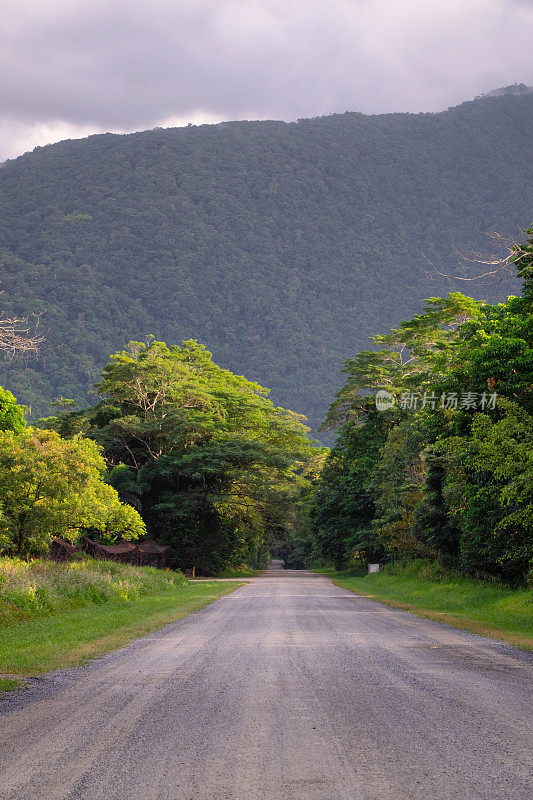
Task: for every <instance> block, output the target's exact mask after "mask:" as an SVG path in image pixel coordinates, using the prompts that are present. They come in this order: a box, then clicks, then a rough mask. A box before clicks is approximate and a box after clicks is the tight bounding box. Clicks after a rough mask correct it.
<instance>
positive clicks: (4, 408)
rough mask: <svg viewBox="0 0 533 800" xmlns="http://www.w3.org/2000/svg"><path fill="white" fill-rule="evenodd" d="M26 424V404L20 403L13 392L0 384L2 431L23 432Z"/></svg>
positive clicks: (0, 421)
mask: <svg viewBox="0 0 533 800" xmlns="http://www.w3.org/2000/svg"><path fill="white" fill-rule="evenodd" d="M25 426H26V423H25V421H24V406H21V405H19V404H18V403H17V401H16V399H15V398H14V397H13V395H12V394H11V392H9V391H8V390H7V389H2V387H1V386H0V431H13V433H22V431H23V430H24V428H25Z"/></svg>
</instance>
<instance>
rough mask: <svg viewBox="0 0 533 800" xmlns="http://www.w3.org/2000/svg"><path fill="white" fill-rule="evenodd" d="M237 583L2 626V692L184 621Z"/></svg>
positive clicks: (175, 591)
mask: <svg viewBox="0 0 533 800" xmlns="http://www.w3.org/2000/svg"><path fill="white" fill-rule="evenodd" d="M240 585H241V584H237V583H231V584H230V583H226V584H224V583H215V582H213V583H201V584H191V583H185V584H182V585H180V586H177V587H175V588H172V589H170V590H167V591H164V592H160V593H156V594H151V595H148V596H144V597H139V598H137V599H135V600H114V601H111V602H107V603H104V604H101V605H92V606H86V607H84V608H75V609H68V610H65V611H60V612H57V613H54V614H48V615H46V616H39V617H36V618H34V619H31V620H29V621H26V622H17V623H11V624H8V625H3V626H1V627H0V674H2V675H4V676H6V675H7V676H9V677H5V678H2V679H1V682H0V691H1V690H6V689H12V688H14V687H15V686H16V685H18V684H19V683H20V680H21V679H22V678H24V677H27V676H34V675H39V674H41V673H43V672H48V671H50V670H55V669H61V668H63V667H73V666H78V665H80V664H84V663H86V662H87V661H88V660H89V659H91V658H94V657H95V656H100V655H103V654H104V653H108V652H109V651H111V650H115V649H117V648H118V647H122V646H123V645H126V644H128V643H129V642H131V641H133V640H134V639H137V638H139V637H140V636H145V635H147V634H149V633H152V632H153V631H156V630H158V629H160V628H162V627H164V626H165V625H167V624H169V623H170V622H175V621H176V620H179V619H182V618H183V617H185V616H187V614H190V613H192V612H193V611H197V610H198V609H200V608H203V607H204V606H206V605H208V604H209V603H211V602H213V600H216V599H217V598H219V597H221V596H222V595H224V594H228V593H229V592H232V591H234V590H235V589H238V588H239V586H240Z"/></svg>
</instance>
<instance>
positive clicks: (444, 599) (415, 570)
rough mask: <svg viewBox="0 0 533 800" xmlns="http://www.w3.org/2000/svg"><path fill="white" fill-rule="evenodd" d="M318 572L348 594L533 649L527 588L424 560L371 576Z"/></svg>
mask: <svg viewBox="0 0 533 800" xmlns="http://www.w3.org/2000/svg"><path fill="white" fill-rule="evenodd" d="M318 571H319V572H321V573H322V574H323V575H326V576H327V577H329V578H331V579H332V580H333V581H334V583H336V584H337V585H338V586H342V587H343V588H344V589H348V590H349V591H351V592H355V593H356V594H362V595H365V596H367V597H371V598H372V599H374V600H379V601H380V602H381V603H385V604H386V605H389V606H393V607H394V608H401V609H404V610H405V611H411V612H413V613H415V614H417V615H418V616H420V617H426V618H428V619H434V620H437V621H438V622H444V623H446V624H448V625H453V626H454V627H456V628H463V629H464V630H467V631H472V632H473V633H478V634H481V635H483V636H490V637H494V638H497V639H503V640H504V641H507V642H509V643H511V644H514V645H517V646H519V647H523V648H526V649H528V650H533V598H532V596H531V592H530V591H529V590H528V589H527V588H523V589H512V588H511V587H509V586H506V585H505V584H502V583H499V582H497V581H486V580H485V581H483V580H479V579H475V578H467V577H465V576H464V575H461V573H459V572H457V571H453V570H447V569H445V568H443V567H442V566H441V565H440V564H438V563H435V562H428V561H422V560H414V561H407V562H401V563H396V564H387V565H386V566H385V567H384V569H383V571H382V572H378V573H371V574H368V573H367V570H366V569H365V568H363V567H361V566H359V567H352V568H350V569H346V570H335V568H334V567H327V568H322V569H319V570H318Z"/></svg>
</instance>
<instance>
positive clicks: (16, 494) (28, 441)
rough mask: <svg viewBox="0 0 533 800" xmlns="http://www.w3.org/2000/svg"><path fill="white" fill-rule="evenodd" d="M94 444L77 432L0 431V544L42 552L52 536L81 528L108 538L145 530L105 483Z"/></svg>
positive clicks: (23, 551) (21, 552) (25, 552)
mask: <svg viewBox="0 0 533 800" xmlns="http://www.w3.org/2000/svg"><path fill="white" fill-rule="evenodd" d="M104 471H105V462H104V460H103V458H102V455H101V453H100V449H99V448H98V446H97V445H96V444H95V443H94V442H92V441H90V440H89V439H84V438H82V437H80V436H75V437H73V438H72V439H62V438H61V437H60V436H59V434H57V433H56V432H54V431H43V430H38V429H36V428H30V427H29V428H25V429H24V430H23V431H22V432H20V433H18V434H17V433H14V432H13V431H3V432H1V433H0V508H1V512H2V516H1V520H0V546H1V548H2V549H3V550H5V551H7V552H12V553H15V554H16V555H19V556H25V557H27V556H30V555H34V554H38V553H42V552H45V551H46V550H47V548H48V545H49V544H50V541H51V540H52V538H53V536H63V537H65V538H68V539H70V540H73V541H74V540H76V538H77V537H78V536H79V534H80V531H82V530H96V531H99V532H100V533H101V534H102V535H103V536H104V537H105V538H107V539H108V540H112V539H113V538H115V537H116V536H118V535H121V536H122V537H123V538H137V537H138V536H140V535H142V534H143V533H144V531H145V529H144V525H143V522H142V520H141V518H140V517H139V515H138V514H137V512H136V511H135V510H134V509H133V508H130V507H128V506H125V505H123V504H121V503H120V501H119V499H118V495H117V493H116V492H115V490H114V489H113V488H112V487H111V486H108V485H107V484H105V483H104V481H103V479H102V476H103V473H104Z"/></svg>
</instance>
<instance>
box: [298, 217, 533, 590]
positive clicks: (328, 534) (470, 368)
mask: <svg viewBox="0 0 533 800" xmlns="http://www.w3.org/2000/svg"><path fill="white" fill-rule="evenodd" d="M528 233H529V238H528V239H527V240H526V241H525V243H523V244H521V245H516V246H514V247H513V248H512V249H511V251H510V254H509V256H508V261H507V262H506V263H507V264H510V265H512V266H513V267H514V268H515V269H516V273H517V275H518V277H519V278H520V279H521V281H522V284H523V290H522V294H521V295H520V296H511V297H509V298H508V299H507V301H506V302H503V303H499V304H496V305H491V304H488V303H484V302H481V301H475V300H472V299H471V298H469V297H466V296H465V295H463V294H461V293H459V292H453V293H449V294H448V295H447V296H446V297H443V298H437V297H435V298H431V299H429V300H428V301H426V308H425V309H424V311H423V312H422V313H421V314H417V315H416V316H415V317H414V318H413V319H411V320H409V321H406V322H403V323H401V324H400V325H399V326H398V327H397V328H396V329H394V330H392V331H391V332H390V333H388V334H386V335H378V336H376V337H375V338H374V345H375V349H373V350H366V351H363V352H360V353H358V354H356V355H355V356H354V357H353V358H351V359H349V360H347V361H346V362H345V365H344V373H345V374H346V376H347V377H346V383H345V385H344V387H343V388H342V389H341V390H340V392H339V393H338V394H337V397H336V399H335V401H334V402H333V404H332V405H331V408H330V411H329V414H328V417H327V421H326V423H325V425H326V426H327V427H330V428H333V429H335V430H336V431H337V440H336V443H335V446H334V448H333V449H332V450H331V452H330V454H329V455H328V457H327V460H326V463H325V466H324V469H323V471H322V475H321V477H320V479H319V480H318V481H317V482H316V483H315V488H314V491H313V493H312V496H311V502H310V503H308V507H307V513H308V519H309V527H307V528H305V529H304V530H301V531H300V532H299V533H298V535H296V536H294V537H293V538H292V540H290V541H288V542H286V543H285V545H284V547H283V549H282V553H283V555H284V557H285V558H286V559H287V561H288V562H289V564H290V565H292V566H304V565H312V564H315V563H317V561H318V562H322V563H330V564H334V565H335V566H336V567H337V568H342V567H344V566H346V565H349V564H353V563H355V562H357V561H360V562H363V563H366V562H368V561H391V560H392V561H395V560H396V561H397V560H401V559H433V560H437V561H438V562H440V564H441V565H443V566H444V567H453V568H455V569H459V570H461V571H462V572H464V573H466V574H473V575H477V576H487V575H489V576H493V578H497V579H501V580H504V581H507V582H509V583H511V584H522V583H524V582H525V581H526V580H527V578H528V575H529V574H530V573H531V570H532V568H533V229H531V230H529V232H528Z"/></svg>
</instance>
